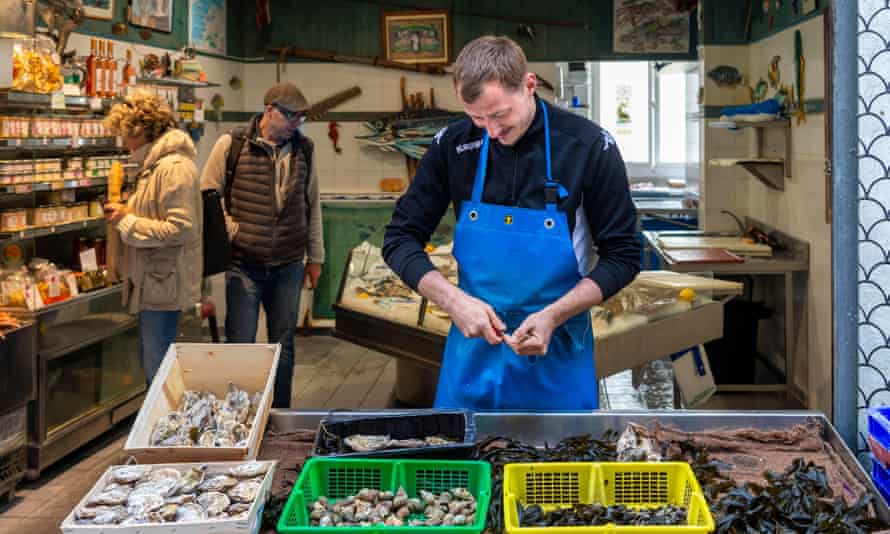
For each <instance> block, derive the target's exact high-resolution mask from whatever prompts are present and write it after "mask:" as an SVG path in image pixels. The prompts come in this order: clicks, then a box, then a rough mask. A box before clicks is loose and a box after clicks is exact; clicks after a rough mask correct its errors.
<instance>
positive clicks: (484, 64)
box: [454, 35, 528, 103]
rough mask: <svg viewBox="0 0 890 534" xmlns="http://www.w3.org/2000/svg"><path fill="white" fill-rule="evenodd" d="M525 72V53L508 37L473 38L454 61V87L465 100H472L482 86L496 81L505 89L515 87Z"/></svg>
mask: <svg viewBox="0 0 890 534" xmlns="http://www.w3.org/2000/svg"><path fill="white" fill-rule="evenodd" d="M526 72H528V60H527V59H526V58H525V53H524V52H523V51H522V48H520V47H519V45H518V44H516V42H515V41H513V40H512V39H510V38H509V37H503V36H494V35H486V36H484V37H479V38H477V39H473V40H472V41H470V42H469V43H467V45H466V46H464V48H463V50H461V51H460V54H459V55H458V56H457V61H455V62H454V86H455V87H456V88H457V89H458V90H459V91H460V97H461V99H462V100H463V101H464V102H467V103H472V102H475V101H476V99H477V98H479V95H480V94H482V86H483V85H484V84H486V83H488V82H498V83H500V84H501V85H503V86H504V87H505V88H507V89H510V90H513V91H515V90H517V89H519V88H520V87H521V86H522V80H523V78H524V77H525V74H526Z"/></svg>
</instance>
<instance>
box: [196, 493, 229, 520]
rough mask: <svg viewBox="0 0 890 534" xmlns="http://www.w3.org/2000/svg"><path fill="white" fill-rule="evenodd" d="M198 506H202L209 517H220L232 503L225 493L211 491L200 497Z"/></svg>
mask: <svg viewBox="0 0 890 534" xmlns="http://www.w3.org/2000/svg"><path fill="white" fill-rule="evenodd" d="M198 504H200V505H201V506H202V507H203V508H204V511H206V512H207V515H208V516H209V517H213V516H218V515H220V514H221V513H223V512H224V511H225V510H226V508H228V507H229V505H230V504H231V501H230V500H229V497H228V496H227V495H226V494H225V493H219V492H218V491H209V492H207V493H202V494H201V495H199V496H198Z"/></svg>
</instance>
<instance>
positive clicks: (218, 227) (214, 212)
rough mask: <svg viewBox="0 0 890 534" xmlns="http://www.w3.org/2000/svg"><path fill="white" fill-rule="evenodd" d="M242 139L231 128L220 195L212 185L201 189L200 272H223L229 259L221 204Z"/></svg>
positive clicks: (229, 187) (229, 191)
mask: <svg viewBox="0 0 890 534" xmlns="http://www.w3.org/2000/svg"><path fill="white" fill-rule="evenodd" d="M246 140H247V138H246V137H245V136H244V134H242V133H236V132H232V145H231V146H230V147H229V156H228V157H227V158H226V181H225V185H224V186H223V197H222V198H221V197H220V195H219V192H218V191H217V190H216V189H206V190H204V191H201V200H202V201H203V204H204V235H203V241H204V276H212V275H214V274H217V273H221V272H224V271H225V270H226V269H228V268H229V265H230V264H231V262H232V244H231V242H230V241H229V232H228V229H227V228H226V217H225V211H224V210H223V206H225V208H226V209H228V208H229V203H230V200H231V196H232V182H233V180H234V177H235V168H236V167H237V166H238V158H240V157H241V150H242V148H243V147H244V143H245V141H246ZM223 202H225V204H223Z"/></svg>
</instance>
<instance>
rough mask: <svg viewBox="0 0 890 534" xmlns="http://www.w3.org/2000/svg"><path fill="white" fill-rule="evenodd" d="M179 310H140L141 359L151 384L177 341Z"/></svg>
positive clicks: (147, 380)
mask: <svg viewBox="0 0 890 534" xmlns="http://www.w3.org/2000/svg"><path fill="white" fill-rule="evenodd" d="M178 326H179V311H150V310H143V311H141V312H139V360H140V361H141V362H142V370H143V371H145V380H146V382H148V384H149V385H151V381H152V379H154V377H155V374H156V373H157V372H158V368H159V367H160V366H161V362H162V361H163V360H164V355H166V354H167V349H168V348H169V347H170V344H171V343H173V342H174V341H176V330H177V327H178Z"/></svg>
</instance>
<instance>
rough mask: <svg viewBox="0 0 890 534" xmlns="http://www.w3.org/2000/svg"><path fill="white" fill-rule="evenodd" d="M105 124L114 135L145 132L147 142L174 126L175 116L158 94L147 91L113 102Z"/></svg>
mask: <svg viewBox="0 0 890 534" xmlns="http://www.w3.org/2000/svg"><path fill="white" fill-rule="evenodd" d="M105 126H106V127H107V128H108V129H109V130H111V133H113V134H114V135H120V136H123V137H132V136H138V135H140V134H142V132H145V133H146V137H147V139H148V141H149V142H151V141H154V140H155V139H157V138H158V137H160V136H161V135H162V134H163V133H164V132H166V131H167V130H169V129H170V128H176V116H175V115H174V114H173V110H171V109H170V106H168V105H167V102H166V101H165V100H164V99H163V98H161V97H160V96H158V95H156V94H152V93H147V92H136V93H131V94H129V95H127V97H126V98H125V99H124V102H123V103H121V104H115V105H114V106H113V107H112V108H111V111H109V112H108V116H107V117H105Z"/></svg>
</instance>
